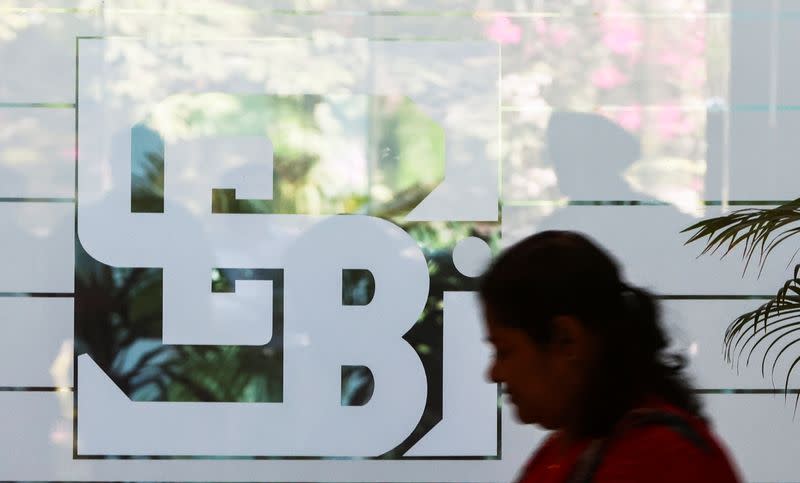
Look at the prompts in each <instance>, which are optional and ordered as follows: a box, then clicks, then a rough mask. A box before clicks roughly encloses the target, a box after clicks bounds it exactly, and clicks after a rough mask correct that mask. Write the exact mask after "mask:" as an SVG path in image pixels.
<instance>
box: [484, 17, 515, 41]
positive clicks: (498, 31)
mask: <svg viewBox="0 0 800 483" xmlns="http://www.w3.org/2000/svg"><path fill="white" fill-rule="evenodd" d="M486 35H487V36H488V37H489V38H490V39H492V40H494V41H495V42H498V43H500V44H518V43H519V41H520V40H521V39H522V29H521V28H520V27H519V25H516V24H514V23H513V22H512V21H511V20H510V19H509V18H508V17H506V16H504V15H499V16H497V17H495V18H494V22H492V24H491V25H489V27H488V28H487V29H486Z"/></svg>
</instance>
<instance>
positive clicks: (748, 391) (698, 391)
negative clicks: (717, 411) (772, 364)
mask: <svg viewBox="0 0 800 483" xmlns="http://www.w3.org/2000/svg"><path fill="white" fill-rule="evenodd" d="M694 392H695V393H696V394H771V395H781V394H787V393H788V394H798V393H800V389H789V390H788V391H784V390H783V389H695V390H694Z"/></svg>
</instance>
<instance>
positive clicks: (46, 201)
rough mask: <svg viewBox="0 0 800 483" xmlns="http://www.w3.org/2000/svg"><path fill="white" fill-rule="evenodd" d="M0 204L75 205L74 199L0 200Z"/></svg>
mask: <svg viewBox="0 0 800 483" xmlns="http://www.w3.org/2000/svg"><path fill="white" fill-rule="evenodd" d="M0 203H75V198H0Z"/></svg>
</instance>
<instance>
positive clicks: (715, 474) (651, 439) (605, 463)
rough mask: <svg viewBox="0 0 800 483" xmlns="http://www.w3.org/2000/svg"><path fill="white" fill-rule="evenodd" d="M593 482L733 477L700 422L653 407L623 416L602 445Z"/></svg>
mask: <svg viewBox="0 0 800 483" xmlns="http://www.w3.org/2000/svg"><path fill="white" fill-rule="evenodd" d="M595 481H598V482H607V481H608V482H610V481H653V482H657V481H687V482H691V481H698V482H700V481H714V482H737V481H739V478H738V476H737V474H736V470H735V469H734V468H733V465H732V463H731V459H730V458H729V457H728V455H727V452H726V450H725V449H724V448H723V447H722V445H721V444H720V443H719V441H718V440H717V438H716V437H715V436H714V434H713V432H712V431H711V430H710V428H709V426H708V425H707V424H706V422H705V421H703V420H702V419H701V418H699V417H696V416H693V415H691V414H688V413H686V412H684V411H681V410H678V409H677V408H674V407H671V406H668V405H659V406H656V407H648V408H643V409H639V410H635V411H632V412H631V413H630V414H629V415H627V416H626V418H625V419H624V420H623V421H622V422H621V425H620V429H619V431H617V432H616V434H615V435H614V436H613V437H612V438H611V440H609V441H608V445H607V447H606V450H605V455H604V457H603V458H602V462H601V463H600V465H599V467H598V469H597V473H596V480H595Z"/></svg>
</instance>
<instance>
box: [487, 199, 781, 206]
mask: <svg viewBox="0 0 800 483" xmlns="http://www.w3.org/2000/svg"><path fill="white" fill-rule="evenodd" d="M790 201H791V200H730V201H722V200H704V201H701V202H700V203H699V204H700V205H704V206H723V205H728V206H753V205H755V206H778V205H783V204H785V203H789V202H790ZM502 203H503V205H506V206H672V205H673V203H668V202H666V201H658V200H568V201H567V200H504V201H503V202H502Z"/></svg>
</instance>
